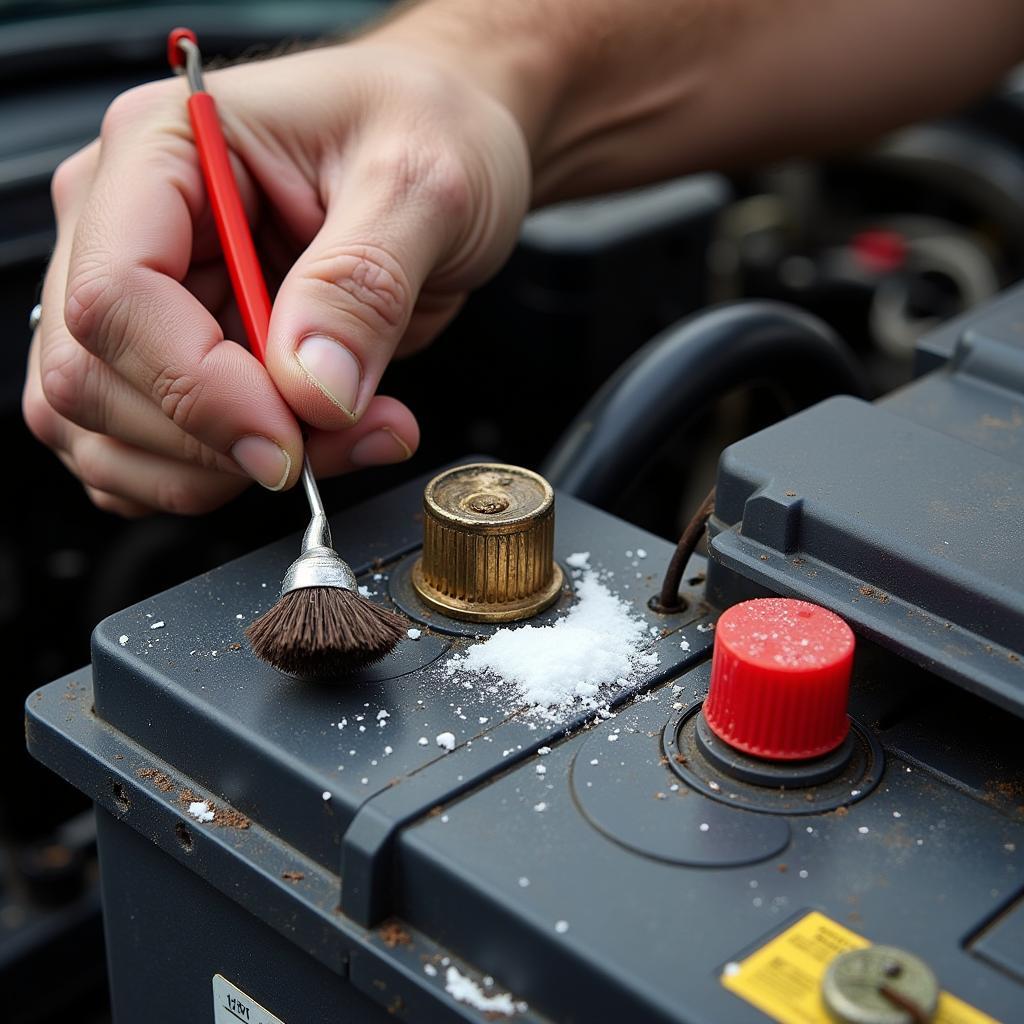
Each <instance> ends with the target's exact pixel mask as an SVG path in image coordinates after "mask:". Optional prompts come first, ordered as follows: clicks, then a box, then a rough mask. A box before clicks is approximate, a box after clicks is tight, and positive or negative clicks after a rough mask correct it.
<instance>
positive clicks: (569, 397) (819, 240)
mask: <svg viewBox="0 0 1024 1024" xmlns="http://www.w3.org/2000/svg"><path fill="white" fill-rule="evenodd" d="M386 6H387V5H386V4H385V3H374V2H362V3H354V2H345V0H325V2H317V0H305V2H301V0H293V2H289V3H287V4H282V3H275V2H268V3H261V2H209V3H200V4H192V5H182V4H162V3H129V2H123V3H119V2H107V3H88V2H77V0H34V2H32V3H20V2H4V0H0V330H2V332H3V343H2V344H0V418H2V428H0V429H2V432H3V437H4V439H5V449H6V452H7V454H8V457H11V453H13V459H14V467H15V470H14V471H13V472H12V473H9V474H7V479H8V480H9V481H17V486H15V485H14V484H12V483H9V484H8V486H7V488H6V493H7V498H6V499H5V500H4V502H3V513H2V514H3V525H2V529H0V637H2V641H0V642H2V645H3V650H5V651H6V652H7V653H6V655H5V657H4V663H5V664H6V665H7V668H6V669H5V670H4V673H3V674H4V677H5V678H4V684H3V687H2V689H0V767H2V772H3V775H2V778H3V780H4V783H5V784H3V785H0V1000H2V1002H0V1005H2V1006H3V1008H4V1009H3V1016H4V1019H5V1020H6V1021H8V1022H10V1024H30V1022H31V1024H37V1022H44V1021H45V1022H50V1021H56V1020H58V1019H59V1018H60V1017H62V1016H63V1015H65V1014H66V1013H67V1012H68V1011H69V1010H70V1009H72V1008H74V1010H75V1013H76V1017H75V1019H76V1020H77V1021H79V1022H81V1024H99V1022H101V1021H107V1020H109V1016H108V1013H107V1010H106V995H105V985H106V982H105V975H104V964H103V944H102V930H101V924H100V918H99V899H98V894H97V892H96V887H95V864H94V842H93V829H92V822H91V816H90V814H89V810H88V807H87V806H86V804H85V802H84V800H83V799H82V798H80V797H79V795H78V794H77V793H75V792H73V791H72V790H71V788H70V787H69V786H67V785H65V784H64V783H62V782H60V781H58V780H57V778H56V777H54V776H51V775H50V774H49V773H48V772H47V771H45V770H44V769H42V768H41V767H38V766H37V765H35V764H34V763H33V762H31V761H30V759H29V758H28V756H27V755H26V754H25V753H24V749H23V747H24V740H23V735H22V704H23V702H24V699H25V697H26V696H27V695H28V694H29V693H30V692H31V691H32V690H33V688H35V687H36V686H38V685H40V684H42V683H45V682H48V681H49V680H51V679H54V678H56V677H58V676H60V675H62V674H64V673H66V672H68V671H70V670H72V669H74V668H77V667H78V666H80V665H82V664H84V663H85V662H87V661H88V660H89V634H90V631H91V629H92V627H93V626H94V625H95V624H96V622H97V621H99V620H100V619H101V618H103V617H104V616H106V615H108V614H110V613H111V612H114V611H116V610H118V609H121V608H123V607H125V606H126V605H129V604H131V603H133V602H135V601H137V600H139V599H141V598H143V597H146V596H149V595H151V594H153V593H156V592H158V591H160V590H163V589H165V588H166V587H168V586H171V585H173V584H175V583H177V582H179V581H181V580H184V579H187V578H189V577H191V576H194V575H196V574H197V573H200V572H202V571H204V570H206V569H208V568H211V567H213V566H216V565H219V564H220V563H222V562H224V561H226V560H227V559H229V558H232V557H235V556H236V555H239V554H242V553H244V552H245V551H247V550H250V549H252V548H253V547H255V546H258V545H260V544H263V543H265V542H267V541H270V540H272V539H276V538H277V537H279V536H281V535H282V534H284V533H289V532H292V531H294V530H295V529H296V527H297V526H299V525H301V523H302V518H303V508H302V500H301V496H299V495H295V494H291V495H284V496H276V497H275V496H271V495H268V494H266V493H265V492H260V493H249V494H247V495H245V496H244V497H243V498H242V499H240V500H239V501H238V502H235V503H234V504H233V505H231V506H230V507H228V508H226V509H224V510H222V511H221V512H218V513H216V514H213V515H210V516H206V517H204V518H202V519H189V520H185V519H173V518H170V517H156V518H153V519H149V520H145V521H141V522H123V521H120V520H117V519H114V518H112V517H111V516H108V515H106V514H104V513H101V512H98V511H97V510H96V509H94V508H93V506H92V505H91V504H90V503H89V502H88V500H87V499H86V497H85V495H84V493H83V492H82V490H81V488H80V487H79V485H78V484H77V483H76V482H75V481H74V480H73V479H72V477H71V476H70V475H69V474H68V473H67V472H66V471H65V470H64V468H63V467H62V466H61V465H60V463H58V461H57V460H56V458H55V457H54V456H52V455H51V454H50V453H49V452H48V451H46V450H44V449H43V448H42V447H41V446H39V445H38V444H37V443H36V442H35V441H34V439H33V438H32V437H31V435H30V434H29V433H28V431H27V430H26V428H25V426H24V424H23V423H22V419H21V414H20V394H21V387H22V379H23V375H24V364H25V358H26V353H27V348H28V342H29V331H28V326H27V317H28V312H29V310H30V308H31V307H32V306H33V304H34V303H35V302H36V297H37V291H38V287H39V283H40V279H41V275H42V273H43V269H44V266H45V264H46V260H47V256H48V253H49V250H50V246H51V244H52V239H53V223H52V215H51V210H50V201H49V179H50V176H51V174H52V172H53V170H54V168H55V167H56V165H57V164H58V163H59V162H60V160H62V159H63V158H64V157H65V156H67V155H69V154H70V153H72V152H74V151H75V150H76V149H78V148H79V147H81V146H82V145H84V144H85V143H86V142H88V141H89V140H90V139H92V138H93V137H94V135H95V134H96V132H97V129H98V127H99V123H100V119H101V117H102V114H103V111H104V110H105V108H106V106H107V104H108V103H109V101H110V100H111V99H112V98H113V97H114V96H115V95H117V94H118V93H120V92H122V91H123V90H124V89H126V88H128V87H130V86H132V85H135V84H138V83H141V82H144V81H148V80H151V79H153V78H159V77H164V76H165V75H166V74H167V69H166V65H165V59H166V58H165V38H166V34H167V31H168V30H169V29H170V28H171V27H173V26H174V25H177V24H185V25H189V26H191V27H193V28H194V29H195V30H196V31H197V32H198V33H199V35H200V38H201V40H202V44H203V50H204V54H205V55H207V57H214V56H224V57H237V56H243V55H246V54H254V53H259V52H262V51H265V50H266V49H267V48H270V47H273V46H276V45H279V44H281V43H282V42H289V41H291V42H299V41H302V40H307V39H315V38H319V37H322V36H323V35H325V34H333V33H337V32H339V31H344V30H345V29H346V28H349V27H352V26H355V25H357V24H359V23H361V22H362V21H364V20H365V19H367V18H369V17H372V16H374V15H375V14H376V13H379V11H380V10H381V9H382V8H384V7H386ZM1022 107H1024V77H1022V76H1015V77H1011V78H1010V80H1008V81H1006V82H1005V83H1004V85H1003V86H1002V87H1001V88H1000V89H999V90H998V91H997V92H996V93H995V94H994V95H992V96H989V97H988V98H986V99H985V100H984V101H983V102H980V103H978V104H976V105H975V106H973V107H972V108H971V109H969V110H965V111H963V112H961V113H959V114H958V115H956V116H953V117H950V118H948V119H945V120H942V121H938V122H931V123H925V124H919V125H914V126H912V127H909V128H907V129H904V130H902V131H900V132H898V133H896V134H894V135H892V136H890V137H887V138H886V139H884V140H882V141H881V142H879V143H878V144H876V145H874V146H872V147H871V148H869V149H866V150H861V151H858V152H851V153H847V154H844V155H842V156H839V157H836V158H833V159H830V160H828V161H826V162H816V163H791V164H786V165H782V166H773V167H771V168H764V169H759V170H755V171H752V172H750V173H749V174H746V175H744V176H742V177H732V178H726V177H722V176H719V175H700V176H693V177H689V178H683V179H679V180H677V181H672V182H668V183H665V184H663V185H660V186H657V187H654V188H648V189H643V190H640V191H636V192H631V193H624V194H620V195H615V196H607V197H600V198H597V199H593V200H587V201H582V202H577V203H570V204H565V205H562V206H558V207H553V208H549V209H547V210H543V211H539V212H537V213H535V214H533V215H532V216H531V217H530V218H529V220H528V221H527V223H526V225H525V227H524V229H523V232H522V236H521V240H520V244H519V246H518V248H517V250H516V252H515V254H514V255H513V257H512V259H511V260H510V262H509V263H508V265H507V266H506V268H505V269H504V270H503V271H502V272H501V273H500V274H499V275H498V276H497V277H496V278H495V279H494V280H493V281H492V282H491V283H490V284H489V285H488V286H487V287H485V288H484V289H482V290H481V291H480V292H479V293H478V294H477V295H475V296H474V297H473V299H472V300H471V301H470V302H469V304H468V305H467V307H466V308H465V310H464V311H463V312H462V313H461V314H460V316H459V318H458V320H457V321H456V323H455V324H454V325H453V326H452V327H451V328H450V329H449V330H448V331H447V332H446V336H445V337H444V338H443V339H441V341H440V342H439V343H438V344H436V345H435V346H434V347H433V348H432V349H431V350H430V351H428V352H426V353H422V354H420V355H418V356H416V357H414V359H412V360H411V361H409V362H407V363H402V364H396V365H394V366H393V367H392V368H391V369H390V370H389V371H388V374H387V376H386V377H385V380H384V385H383V391H384V392H385V393H388V394H394V395H397V396H399V397H401V398H402V399H403V400H404V401H405V402H406V403H407V404H408V405H409V406H410V407H411V408H412V409H413V410H414V411H415V412H416V414H417V415H418V416H419V418H420V422H421V425H422V429H423V444H422V447H421V449H420V451H419V453H418V454H417V455H416V457H415V458H414V459H413V460H412V461H411V462H410V463H408V464H406V465H403V466H401V467H394V468H391V469H387V470H373V471H368V472H364V473H361V474H359V475H358V477H355V478H345V479H340V480H337V481H333V482H330V483H328V484H327V485H326V487H325V499H326V500H327V503H328V507H329V508H332V509H335V510H337V509H339V508H341V507H343V506H345V505H348V504H350V503H353V502H356V501H359V500H360V499H362V498H364V497H366V496H368V495H370V494H372V493H377V492H378V491H381V490H384V489H387V488H389V487H392V486H394V485H395V484H396V483H398V482H400V481H401V480H404V479H406V478H408V477H410V476H414V475H418V474H420V473H424V472H426V471H428V470H431V469H433V468H435V467H437V466H439V465H441V464H443V463H444V462H446V461H448V460H451V459H453V458H456V457H459V456H462V455H465V454H467V453H470V452H476V453H487V454H490V455H493V456H495V457H497V458H500V459H502V460H504V461H510V462H516V463H520V464H523V465H526V466H534V467H536V466H539V465H540V464H541V463H542V461H543V459H544V457H545V455H546V453H547V452H548V451H549V450H550V449H551V448H552V446H553V445H554V444H555V442H556V441H557V439H558V438H559V436H560V434H561V432H562V430H563V429H564V428H565V427H566V426H567V424H568V423H569V422H570V420H571V419H572V417H573V416H574V414H575V413H576V412H578V411H579V409H580V408H581V407H582V406H583V405H584V403H585V402H586V401H587V399H588V398H590V397H591V395H592V394H593V393H594V392H595V391H596V390H597V388H598V387H599V386H600V385H601V383H602V382H603V381H604V380H605V379H606V378H607V377H608V376H609V374H611V373H612V372H613V371H614V370H615V368H616V367H617V366H619V365H620V364H621V363H622V362H623V360H624V359H625V358H626V357H627V356H628V355H629V354H630V353H631V352H633V351H634V350H635V349H637V348H638V347H639V346H640V345H642V344H643V343H644V342H646V341H647V340H649V339H650V338H651V337H653V336H654V335H655V334H656V333H657V332H658V331H659V330H661V329H663V328H665V327H666V326H667V325H669V324H671V323H673V322H674V321H676V320H678V319H679V318H681V317H684V316H686V315H687V314H689V313H692V312H694V311H696V310H699V309H702V308H704V307H706V306H708V305H710V304H714V303H717V302H722V301H725V300H730V299H736V298H744V297H763V298H773V299H782V300H786V301H790V302H793V303H795V304H796V305H799V306H801V307H803V308H805V309H808V310H810V311H812V312H814V313H816V314H818V315H819V316H821V317H822V318H824V319H825V320H826V321H828V322H829V323H830V324H832V326H833V327H834V328H835V329H836V330H837V331H838V332H839V333H840V334H841V335H842V337H843V338H845V339H846V341H847V342H848V343H849V344H850V345H851V346H852V347H853V348H854V349H855V350H856V352H857V353H858V355H859V356H860V358H861V359H862V361H863V363H864V365H865V367H866V368H867V370H868V372H869V375H870V379H871V382H872V387H873V388H874V390H875V391H876V393H881V392H884V391H888V390H891V389H892V388H894V387H897V386H899V385H900V384H901V383H902V382H904V381H906V380H908V379H909V377H910V372H911V357H912V352H913V347H914V342H915V340H916V339H917V338H918V337H919V336H920V335H921V334H922V333H924V332H925V331H926V330H929V329H931V328H932V327H934V326H935V325H936V324H937V323H939V322H941V321H942V320H945V319H947V318H949V317H951V316H954V315H955V314H957V313H960V312H962V311H963V310H965V309H967V308H969V307H970V306H972V305H975V304H977V303H979V302H981V301H983V300H985V299H986V298H988V297H989V296H991V295H993V294H994V293H995V292H996V291H998V290H1000V289H1001V288H1003V287H1004V286H1005V285H1007V284H1008V283H1010V282H1011V281H1014V280H1016V279H1018V278H1019V277H1021V276H1022V272H1024V116H1022V115H1024V111H1022ZM481 366H485V367H486V368H487V371H488V372H489V373H491V374H493V375H495V376H496V377H497V378H498V379H499V380H500V388H498V389H496V391H491V392H489V397H487V398H486V399H482V398H481V397H480V394H479V393H478V392H477V391H476V390H475V389H473V388H470V387H468V386H467V381H468V380H471V379H473V376H472V375H471V374H467V373H466V368H467V367H477V368H479V367H481ZM477 373H479V370H477ZM494 394H497V395H498V396H499V397H498V398H495V397H492V396H493V395H494ZM787 411H788V410H787V408H786V405H785V401H784V399H783V398H782V397H781V396H780V395H779V394H777V393H776V392H775V391H774V390H773V389H772V388H770V387H767V386H765V387H757V386H754V387H752V388H749V389H747V390H745V391H743V392H742V393H737V394H732V395H729V396H727V397H726V398H725V399H723V400H720V401H717V402H716V403H715V404H714V405H713V406H711V407H709V408H693V409H691V410H688V411H687V412H686V414H685V415H684V416H681V417H680V419H679V422H678V424H677V426H676V429H675V430H674V431H673V432H672V434H671V435H670V436H666V437H665V439H664V444H663V445H662V446H661V447H660V448H659V450H657V451H652V452H650V453H649V457H648V458H647V459H646V461H645V462H644V463H643V464H642V465H638V466H637V475H636V478H635V480H634V481H633V482H632V484H631V485H630V487H629V488H627V489H626V490H625V491H623V492H622V493H620V494H619V495H618V496H617V498H616V499H615V501H614V503H613V504H611V505H610V506H609V507H610V509H611V511H613V512H615V513H617V514H619V515H621V516H623V517H624V518H627V519H629V520H631V521H633V522H637V523H639V524H641V525H643V526H645V527H647V528H649V529H651V530H652V531H654V532H655V533H658V534H661V535H663V536H666V537H670V538H672V539H675V537H676V536H677V535H678V532H679V530H680V528H681V526H682V524H683V523H684V522H685V521H686V519H688V518H689V515H690V513H691V512H692V511H693V509H694V507H695V506H696V505H697V504H698V502H699V500H700V498H701V497H702V496H703V494H704V493H705V492H706V491H707V489H708V487H709V486H710V484H711V481H712V477H713V472H714V467H715V463H716V460H717V457H718V453H719V451H720V450H721V448H722V447H723V446H724V445H725V444H727V443H729V442H730V441H732V440H735V439H737V438H739V437H742V436H744V435H746V434H748V433H750V432H751V431H752V430H754V429H757V428H758V427H759V426H763V425H765V424H767V423H768V422H771V421H772V420H774V419H777V418H778V417H779V416H781V415H783V414H785V413H786V412H787ZM339 542H340V543H341V545H342V550H343V544H344V539H343V538H339ZM57 965H59V967H58V966H57ZM55 979H56V983H55Z"/></svg>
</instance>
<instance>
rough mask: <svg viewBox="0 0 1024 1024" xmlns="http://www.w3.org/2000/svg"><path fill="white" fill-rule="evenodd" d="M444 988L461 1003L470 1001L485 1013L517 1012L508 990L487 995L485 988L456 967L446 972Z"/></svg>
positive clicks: (508, 1014)
mask: <svg viewBox="0 0 1024 1024" xmlns="http://www.w3.org/2000/svg"><path fill="white" fill-rule="evenodd" d="M444 990H445V992H447V993H448V994H449V995H450V996H451V997H452V998H453V999H457V1000H458V1001H459V1002H460V1003H468V1004H469V1005H470V1006H473V1007H475V1008H476V1009H478V1010H480V1011H481V1012H483V1013H501V1014H504V1015H505V1016H506V1017H511V1016H512V1014H514V1013H515V1012H516V1008H515V1004H514V1003H513V1002H512V997H511V996H510V995H509V994H508V993H507V992H502V993H501V994H500V995H496V996H485V995H484V993H483V989H481V988H480V986H479V985H478V984H477V983H476V982H475V981H474V980H473V979H472V978H467V977H466V976H465V975H464V974H460V973H459V972H458V971H457V970H456V969H455V968H454V967H449V968H448V970H447V971H446V972H445V980H444Z"/></svg>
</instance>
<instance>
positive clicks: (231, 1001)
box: [213, 974, 284, 1024]
mask: <svg viewBox="0 0 1024 1024" xmlns="http://www.w3.org/2000/svg"><path fill="white" fill-rule="evenodd" d="M213 1021H214V1024H238V1022H239V1021H242V1024H284V1021H283V1020H281V1018H280V1017H275V1016H274V1015H273V1014H272V1013H271V1012H270V1011H269V1010H267V1009H265V1008H264V1007H262V1006H260V1004H259V1003H257V1002H256V1000H255V999H253V998H252V996H247V995H246V994H245V993H244V992H243V991H242V990H241V989H240V988H239V987H238V986H237V985H232V984H231V982H230V981H228V979H227V978H225V977H223V976H222V975H220V974H215V975H214V976H213Z"/></svg>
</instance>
